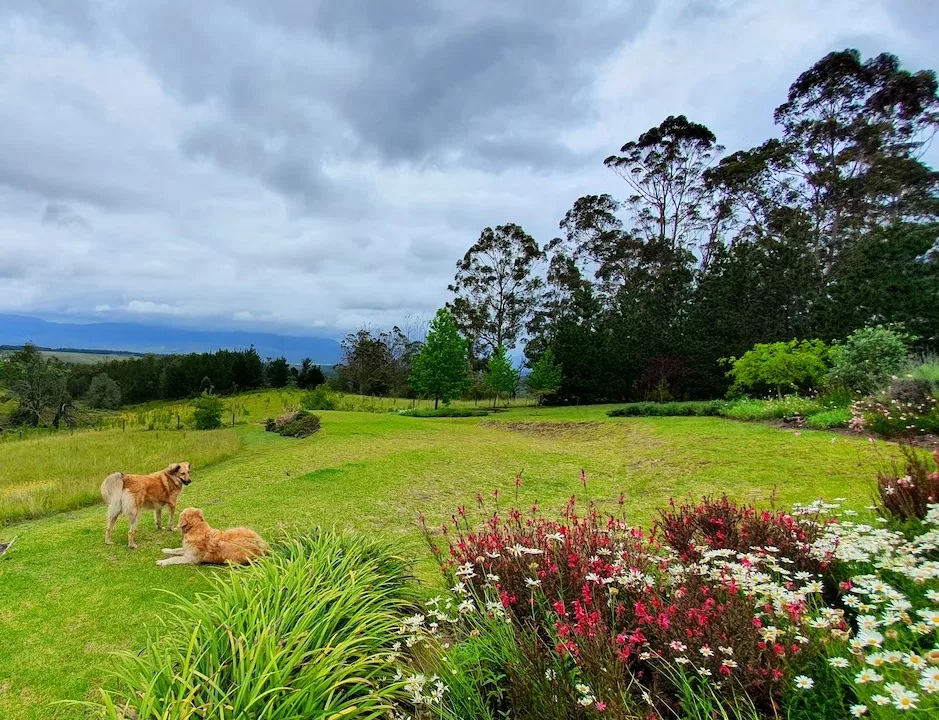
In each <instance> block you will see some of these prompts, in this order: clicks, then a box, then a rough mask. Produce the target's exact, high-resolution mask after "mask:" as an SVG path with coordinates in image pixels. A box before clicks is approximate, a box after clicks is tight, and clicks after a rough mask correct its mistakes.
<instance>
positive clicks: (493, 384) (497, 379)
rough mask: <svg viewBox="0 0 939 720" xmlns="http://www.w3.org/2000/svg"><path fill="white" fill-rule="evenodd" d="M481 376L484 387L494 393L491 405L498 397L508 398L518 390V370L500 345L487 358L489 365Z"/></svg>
mask: <svg viewBox="0 0 939 720" xmlns="http://www.w3.org/2000/svg"><path fill="white" fill-rule="evenodd" d="M483 377H484V378H485V381H486V387H488V388H489V389H490V390H491V391H492V393H493V395H494V397H493V405H495V404H496V403H498V402H499V398H500V397H506V398H510V397H513V396H514V395H515V393H516V392H517V391H518V381H519V371H518V369H517V368H516V367H514V366H513V365H512V360H511V358H509V356H508V355H507V354H506V352H505V347H503V346H502V345H500V346H499V347H498V349H496V351H495V352H494V353H493V354H492V357H491V358H489V365H488V367H487V368H486V372H485V373H484V376H483Z"/></svg>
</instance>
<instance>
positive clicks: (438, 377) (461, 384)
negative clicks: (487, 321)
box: [410, 308, 471, 409]
mask: <svg viewBox="0 0 939 720" xmlns="http://www.w3.org/2000/svg"><path fill="white" fill-rule="evenodd" d="M470 382H471V381H470V374H469V364H468V359H467V341H466V339H465V338H463V337H462V336H461V335H460V331H459V330H458V329H457V326H456V324H455V323H454V322H453V318H452V317H451V315H450V313H449V312H448V311H447V310H446V309H444V308H441V309H440V310H438V311H437V314H436V315H435V316H434V319H433V320H432V321H431V323H430V329H429V330H428V332H427V338H426V340H425V341H424V346H423V347H422V348H421V349H420V352H418V354H417V356H416V357H415V358H414V361H413V363H412V365H411V377H410V385H411V388H412V389H413V390H414V391H415V392H416V393H418V394H419V395H422V396H424V397H432V398H433V399H434V409H436V408H437V407H438V406H439V404H440V401H441V400H443V402H444V403H449V402H450V401H451V400H453V399H454V398H458V397H459V396H460V395H462V394H463V393H464V392H465V391H466V390H467V389H468V388H469V386H470Z"/></svg>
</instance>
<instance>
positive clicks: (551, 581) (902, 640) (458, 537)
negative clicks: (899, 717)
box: [412, 478, 939, 718]
mask: <svg viewBox="0 0 939 720" xmlns="http://www.w3.org/2000/svg"><path fill="white" fill-rule="evenodd" d="M582 480H584V481H586V479H585V478H582ZM477 497H478V502H479V504H480V506H482V502H481V498H480V497H479V496H477ZM855 515H857V513H854V512H852V511H848V510H846V511H843V512H841V511H839V510H838V505H837V504H824V503H820V502H818V503H813V504H810V505H807V506H804V507H797V508H796V509H794V510H793V512H791V513H784V512H778V511H777V512H769V511H764V510H759V509H756V508H753V507H748V506H739V505H737V504H735V503H733V502H731V501H730V500H729V499H727V498H725V497H722V498H717V499H714V500H705V501H703V502H701V503H696V504H684V505H680V504H677V503H673V504H672V505H671V506H669V507H668V508H665V509H664V510H663V511H662V512H661V513H660V515H659V516H658V518H657V519H656V521H655V523H654V525H653V527H652V529H651V531H650V532H648V533H647V532H644V531H643V530H640V529H637V528H633V527H630V526H629V525H628V524H627V523H626V522H625V521H624V519H623V518H622V517H617V516H602V515H601V514H600V513H599V512H598V510H597V509H596V508H595V507H593V506H592V505H591V506H589V507H587V508H584V509H582V510H581V509H580V508H579V506H578V504H577V501H576V499H575V498H571V501H570V502H569V503H568V505H567V507H566V508H565V510H564V512H563V513H562V515H561V517H559V518H557V519H551V518H546V517H544V516H543V515H542V514H541V513H540V512H539V511H538V509H537V507H532V508H530V509H529V510H527V511H524V512H523V511H521V510H518V509H510V510H508V511H507V512H505V513H503V512H500V511H499V510H498V508H497V510H496V511H495V512H494V513H492V514H491V515H489V517H488V519H487V520H486V521H485V522H484V523H483V524H481V525H479V526H475V525H474V524H473V523H471V522H470V519H469V516H468V513H467V511H466V510H465V509H464V508H460V509H459V511H458V512H457V513H456V514H455V515H454V516H453V519H452V520H451V522H450V523H449V524H448V525H447V526H444V527H443V528H441V530H440V534H438V533H437V532H432V531H431V530H430V529H429V528H427V527H426V526H425V528H424V529H425V533H426V536H427V538H428V540H429V542H430V543H431V546H432V548H433V549H434V553H435V555H436V557H437V559H438V561H439V562H440V564H441V569H442V570H443V572H444V573H445V575H446V576H447V577H448V579H449V580H450V585H451V587H452V591H451V594H450V596H449V597H447V598H438V599H436V600H434V601H432V603H431V605H430V606H429V608H428V613H427V617H426V618H425V619H424V621H422V622H420V623H415V626H414V627H413V628H412V633H413V640H414V641H415V642H417V641H419V638H420V637H422V634H423V633H425V632H426V633H429V634H431V635H435V636H437V641H436V642H438V643H439V642H443V643H445V644H449V643H455V644H456V648H457V650H455V651H452V652H450V653H449V655H447V656H446V658H447V659H446V660H445V661H444V662H445V663H446V662H449V663H450V664H451V667H450V668H449V671H448V672H442V673H441V675H442V676H443V677H445V678H447V677H456V678H458V680H455V681H452V682H450V692H449V694H448V693H444V694H443V695H442V705H441V710H440V712H441V713H442V715H443V716H444V717H463V718H469V717H480V718H482V717H498V716H499V713H500V712H508V713H509V714H510V715H511V716H512V717H515V718H535V717H584V718H587V717H613V718H635V717H649V718H652V717H661V718H666V717H683V718H684V717H688V718H691V717H694V718H698V717H700V718H705V717H750V718H755V717H780V716H788V717H791V718H817V717H831V718H841V717H845V718H847V717H850V716H852V715H856V716H861V715H870V716H874V717H890V716H893V714H895V713H903V712H908V711H911V710H916V711H917V712H918V713H921V714H923V716H924V717H925V716H929V715H930V713H939V505H935V504H933V505H930V506H929V510H928V514H927V516H926V518H925V522H924V523H923V524H922V525H920V526H918V527H917V528H916V529H915V531H914V532H908V533H907V535H904V534H903V533H900V532H898V531H894V530H891V529H888V528H886V527H882V526H878V525H877V524H874V525H872V524H865V523H859V522H857V521H856V520H855V518H854V516H855ZM879 519H880V520H883V521H886V520H887V518H885V517H882V518H879ZM906 529H907V530H909V528H906ZM441 540H442V542H441ZM506 627H508V628H510V630H509V631H506V630H505V629H504V628H506ZM507 638H508V639H507ZM480 648H485V652H486V653H487V655H486V656H487V657H488V663H489V664H488V665H486V664H485V663H483V664H482V665H480V662H482V661H481V660H480V657H479V655H480V652H481V650H480ZM467 657H471V658H474V660H473V662H474V663H475V664H473V665H472V667H470V663H469V662H468V661H467V660H466V658H467ZM477 667H488V668H490V670H489V671H488V672H486V673H483V675H480V674H479V671H478V670H476V669H474V668H477ZM448 708H449V710H448ZM454 708H459V712H457V711H456V710H455V709H454ZM473 708H475V709H473ZM932 716H935V715H932Z"/></svg>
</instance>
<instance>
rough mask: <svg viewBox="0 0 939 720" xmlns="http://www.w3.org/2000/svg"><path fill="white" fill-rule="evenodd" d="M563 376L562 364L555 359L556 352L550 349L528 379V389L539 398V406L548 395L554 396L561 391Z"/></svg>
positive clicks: (539, 360) (542, 356)
mask: <svg viewBox="0 0 939 720" xmlns="http://www.w3.org/2000/svg"><path fill="white" fill-rule="evenodd" d="M563 376H564V375H563V371H562V369H561V364H560V363H559V362H558V361H557V359H556V358H555V357H554V351H553V350H551V348H548V349H547V350H545V351H544V352H543V353H542V354H541V357H540V358H538V362H536V363H535V365H534V367H533V368H532V369H531V373H529V375H528V378H527V382H528V387H529V388H530V389H531V391H532V392H533V393H535V394H536V395H537V396H538V402H539V404H540V403H543V402H544V399H545V398H546V397H547V396H548V395H554V394H555V393H556V392H557V391H558V390H560V388H561V380H562V378H563Z"/></svg>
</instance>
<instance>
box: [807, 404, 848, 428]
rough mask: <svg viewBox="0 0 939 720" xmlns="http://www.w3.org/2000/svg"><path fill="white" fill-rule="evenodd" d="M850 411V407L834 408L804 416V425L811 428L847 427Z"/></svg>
mask: <svg viewBox="0 0 939 720" xmlns="http://www.w3.org/2000/svg"><path fill="white" fill-rule="evenodd" d="M851 417H852V413H851V410H850V408H834V409H832V410H823V411H822V412H819V413H815V414H814V415H809V416H808V417H807V418H805V426H806V427H809V428H812V429H813V430H829V429H831V428H844V427H848V423H850V422H851Z"/></svg>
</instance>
